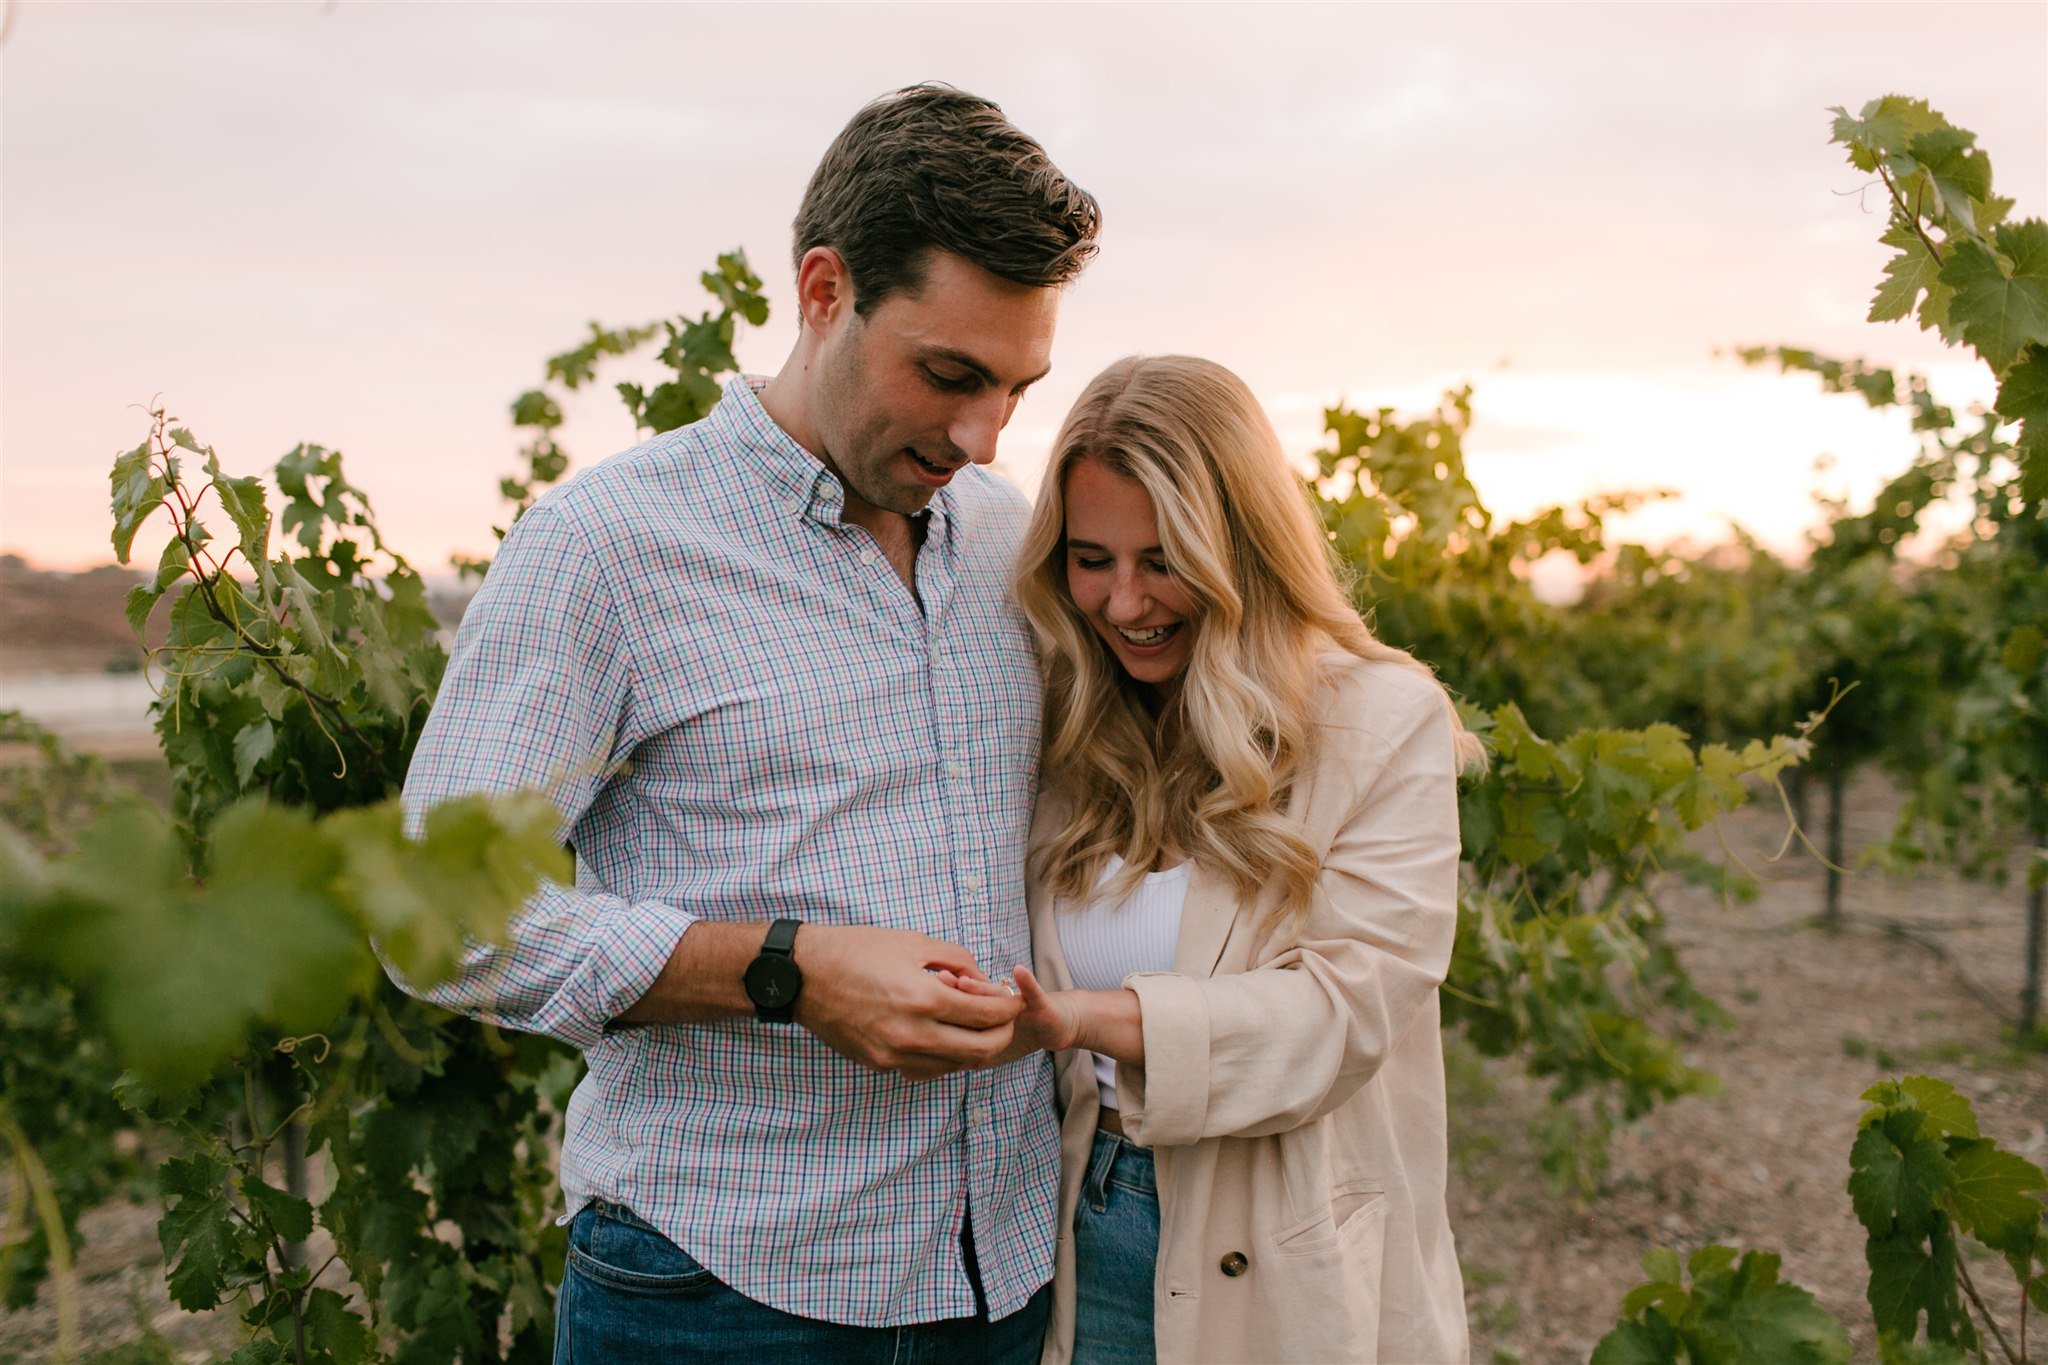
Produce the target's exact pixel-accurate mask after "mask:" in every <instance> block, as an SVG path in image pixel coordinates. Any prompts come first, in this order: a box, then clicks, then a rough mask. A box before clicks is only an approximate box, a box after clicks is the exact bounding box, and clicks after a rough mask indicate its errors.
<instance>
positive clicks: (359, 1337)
mask: <svg viewBox="0 0 2048 1365" xmlns="http://www.w3.org/2000/svg"><path fill="white" fill-rule="evenodd" d="M304 1320H305V1327H306V1344H307V1346H308V1348H309V1349H311V1350H314V1351H320V1352H325V1353H326V1355H327V1356H328V1358H330V1359H332V1360H333V1362H334V1365H369V1362H371V1361H374V1360H375V1359H376V1358H377V1339H376V1337H375V1336H374V1335H373V1334H372V1333H371V1331H370V1328H369V1325H368V1324H367V1323H365V1322H364V1321H363V1319H362V1316H361V1315H360V1314H358V1313H357V1312H356V1311H355V1310H354V1309H353V1308H351V1307H349V1302H348V1300H347V1299H345V1298H343V1297H342V1296H341V1295H340V1294H337V1293H335V1292H334V1291H333V1290H332V1289H315V1290H313V1291H312V1292H310V1293H309V1294H307V1295H306V1306H305V1312H304Z"/></svg>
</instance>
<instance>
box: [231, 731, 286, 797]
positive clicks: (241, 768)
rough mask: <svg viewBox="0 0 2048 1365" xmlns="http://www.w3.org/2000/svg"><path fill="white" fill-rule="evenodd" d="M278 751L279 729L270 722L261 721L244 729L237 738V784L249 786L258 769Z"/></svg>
mask: <svg viewBox="0 0 2048 1365" xmlns="http://www.w3.org/2000/svg"><path fill="white" fill-rule="evenodd" d="M276 749H277V727H276V726H274V725H272V724H271V723H270V722H269V721H268V720H259V721H257V722H256V723H255V724H253V725H248V726H245V727H243V729H242V731H241V732H240V733H239V734H237V735H236V736H235V782H236V783H237V785H239V786H241V787H245V788H246V787H247V786H248V785H249V779H250V778H251V777H253V776H254V775H255V772H256V769H257V767H258V766H260V765H261V764H262V762H263V760H265V759H266V758H269V757H270V755H271V754H272V753H273V752H275V751H276Z"/></svg>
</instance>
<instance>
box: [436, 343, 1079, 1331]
mask: <svg viewBox="0 0 2048 1365" xmlns="http://www.w3.org/2000/svg"><path fill="white" fill-rule="evenodd" d="M758 383H759V381H758V380H735V381H734V382H733V383H732V384H730V385H729V386H728V387H727V390H726V395H725V398H724V401H723V402H721V403H720V404H719V406H718V407H717V409H716V410H715V411H713V412H712V414H711V415H710V416H709V417H707V418H705V419H704V420H703V421H701V422H698V423H696V424H694V425H692V426H688V427H684V428H682V429H680V430H678V431H673V432H670V433H669V434H667V435H665V436H661V437H657V438H656V439H654V440H652V441H648V442H647V443H645V444H643V445H640V446H636V447H634V448H633V449H631V450H628V451H625V452H624V453H622V454H620V455H617V456H614V457H613V458H612V459H609V460H607V461H605V462H604V463H603V464H601V465H598V466H596V467H595V468H593V469H591V470H589V471H587V472H586V473H584V474H583V475H581V476H580V477H578V478H576V479H574V480H572V481H571V482H570V483H568V484H567V485H566V486H564V487H562V488H560V489H558V490H556V491H555V492H553V493H551V494H550V495H549V496H548V497H546V498H544V499H542V500H541V502H540V503H539V504H538V505H536V506H535V507H534V508H533V509H532V510H531V511H530V512H528V513H527V514H526V515H525V516H524V517H522V518H520V520H519V522H518V524H517V525H516V526H515V527H514V528H513V530H512V532H511V534H510V535H508V536H507V537H506V538H505V543H504V545H503V546H502V547H501V550H500V553H499V555H498V558H497V561H496V562H495V563H494V564H493V565H492V566H491V572H490V576H489V578H488V579H487V580H486V582H485V584H484V587H483V590H482V591H481V592H479V593H478V594H477V597H476V600H475V601H474V602H473V603H472V604H471V606H470V609H469V613H468V615H467V616H466V617H465V618H464V619H463V623H462V627H461V630H460V632H459V634H458V636H457V639H456V642H455V648H454V651H453V655H452V657H451V659H450V661H449V666H448V672H447V677H446V679H445V681H444V682H443V683H442V687H441V693H440V696H439V697H438V699H437V700H436V701H435V704H434V709H433V714H432V716H431V717H430V718H429V720H428V722H427V726H426V730H425V733H424V734H423V735H422V736H421V739H420V744H419V749H418V752H417V753H416V754H415V755H414V758H413V763H412V769H411V771H410V772H409V773H408V774H407V777H406V785H405V800H406V804H407V808H408V812H409V814H410V816H411V817H412V818H413V819H415V820H416V819H418V817H419V815H420V813H421V812H422V811H424V810H425V809H426V808H427V807H428V806H431V805H432V804H433V803H434V802H436V801H439V800H442V799H444V798H447V797H450V796H454V795H457V794H460V793H464V792H473V791H479V790H507V789H513V788H519V787H531V786H544V787H547V788H548V789H549V790H551V791H552V792H553V793H554V794H555V796H556V799H557V801H558V803H559V804H560V806H561V808H562V812H563V817H564V822H565V823H564V828H565V831H566V832H567V836H568V839H569V842H570V843H571V844H573V845H574V847H575V850H576V865H577V871H576V885H575V886H574V887H573V888H570V887H552V886H551V887H548V888H546V889H544V890H543V891H542V892H541V893H540V894H538V895H537V896H535V898H534V899H533V900H532V902H530V903H529V904H528V905H527V906H526V907H525V908H524V909H523V910H522V912H521V914H520V917H519V918H518V920H517V921H516V923H515V925H514V928H513V931H512V934H511V940H512V941H511V942H510V943H509V944H508V945H505V946H502V947H493V948H477V949H474V950H473V951H472V952H471V954H470V956H469V957H468V959H467V960H466V963H465V966H464V968H463V970H462V971H461V973H460V974H459V975H458V976H457V977H456V978H454V979H453V980H452V981H450V982H448V983H445V984H444V985H442V986H439V987H437V988H435V989H434V990H432V991H430V992H427V994H428V995H429V996H430V998H432V999H434V1000H436V1001H438V1002H440V1003H442V1004H444V1005H447V1006H449V1007H450V1008H454V1009H460V1010H462V1011H465V1012H467V1013H469V1014H472V1015H475V1016H476V1017H478V1018H481V1019H488V1020H491V1021H493V1022H495V1023H498V1024H502V1025H505V1026H508V1027H512V1028H519V1029H528V1030H534V1031H538V1032H541V1033H546V1034H549V1035H551V1036H553V1037H556V1038H560V1039H562V1040H564V1041H566V1042H568V1043H571V1044H573V1045H575V1046H576V1047H578V1048H580V1049H582V1050H583V1052H584V1054H585V1056H586V1058H587V1060H588V1062H589V1073H588V1075H586V1076H585V1078H584V1080H583V1082H582V1084H580V1085H579V1086H578V1087H577V1088H576V1093H575V1097H574V1098H573V1099H572V1100H571V1101H570V1104H569V1113H568V1120H567V1126H566V1132H565V1135H564V1143H563V1151H562V1185H563V1189H564V1192H565V1193H566V1195H567V1199H568V1207H569V1208H570V1209H571V1210H574V1209H576V1208H578V1207H581V1205H582V1204H583V1203H585V1202H587V1201H588V1200H590V1199H592V1198H603V1199H606V1200H611V1201H615V1202H617V1203H621V1204H624V1205H627V1206H628V1207H630V1208H632V1209H633V1210H635V1211H636V1212H638V1213H639V1214H640V1215H641V1216H642V1217H644V1218H646V1219H648V1220H649V1221H650V1222H652V1223H653V1224H654V1225H655V1226H657V1227H658V1228H660V1229H661V1230H662V1232H663V1233H664V1234H666V1235H667V1236H668V1237H670V1238H671V1239H673V1240H674V1241H675V1242H676V1243H677V1244H678V1245H680V1246H682V1247H683V1248H684V1249H685V1250H686V1251H688V1252H689V1253H690V1254H691V1255H692V1256H694V1257H695V1258H696V1259H698V1260H699V1261H701V1262H702V1263H703V1264H704V1266H705V1267H706V1268H707V1269H709V1270H710V1271H712V1272H713V1273H714V1274H716V1275H717V1276H718V1277H719V1278H720V1279H721V1280H724V1281H725V1282H726V1283H727V1284H729V1285H731V1286H732V1287H733V1288H735V1289H737V1290H739V1291H740V1292H741V1293H743V1294H746V1295H747V1296H749V1297H751V1298H754V1299H757V1300H759V1301H761V1302H763V1303H766V1304H769V1305H772V1306H773V1307H776V1308H780V1309H783V1310H784V1311H786V1312H791V1313H796V1314H800V1315H802V1316H805V1317H812V1318H822V1319H826V1320H829V1321H833V1322H841V1323H851V1324H856V1325H861V1326H894V1325H900V1324H906V1323H915V1322H926V1321H933V1320H936V1319H941V1318H949V1317H961V1316H966V1315H968V1314H971V1313H973V1312H974V1309H975V1303H974V1297H973V1292H972V1288H971V1285H970V1283H969V1280H968V1277H967V1274H966V1270H965V1267H964V1265H963V1259H962V1254H961V1245H960V1235H959V1234H960V1229H961V1226H962V1220H963V1217H968V1216H971V1224H972V1229H973V1236H974V1239H975V1249H976V1253H977V1259H978V1260H979V1262H980V1267H981V1273H982V1277H983V1281H984V1285H985V1288H986V1292H987V1300H988V1307H989V1311H990V1313H991V1315H993V1316H997V1317H1000V1316H1004V1315H1007V1314H1008V1313H1010V1312H1012V1311H1015V1310H1016V1309H1017V1308H1019V1307H1021V1306H1022V1305H1023V1304H1024V1302H1025V1301H1026V1300H1027V1299H1028V1298H1029V1297H1030V1296H1031V1295H1032V1294H1033V1293H1034V1292H1035V1291H1036V1290H1037V1289H1038V1288H1039V1287H1040V1286H1041V1285H1043V1284H1045V1283H1046V1281H1047V1280H1049V1279H1050V1278H1051V1275H1052V1251H1053V1221H1054V1208H1053V1206H1054V1200H1055V1197H1056V1194H1057V1183H1058V1182H1057V1167H1058V1161H1059V1152H1058V1131H1057V1120H1056V1118H1055V1116H1054V1113H1053V1105H1052V1093H1051V1065H1050V1063H1049V1061H1048V1060H1047V1058H1046V1057H1045V1056H1044V1055H1043V1054H1038V1055H1034V1056H1032V1057H1030V1058H1028V1059H1026V1060H1024V1061H1021V1062H1018V1063H1015V1064H1013V1065H1010V1066H1007V1067H1004V1068H1001V1069H999V1070H995V1071H978V1072H965V1073H960V1074H955V1075H952V1076H947V1077H944V1078H942V1079H939V1080H936V1081H924V1082H911V1081H906V1080H903V1079H901V1078H899V1077H897V1076H895V1075H891V1074H877V1073H875V1072H871V1071H867V1070H864V1069H862V1068H860V1067H858V1066H855V1065H854V1064H853V1063H852V1062H849V1061H847V1060H846V1059H844V1058H843V1057H840V1056H839V1055H838V1054H837V1053H835V1052H833V1051H832V1050H831V1049H829V1048H827V1047H826V1046H825V1045H824V1044H823V1043H821V1042H819V1041H818V1040H817V1039H816V1038H815V1037H813V1036H812V1035H811V1034H810V1033H808V1032H806V1031H805V1030H804V1029H802V1028H799V1027H796V1026H794V1025H782V1026H777V1025H771V1024H762V1023H759V1022H756V1021H755V1020H753V1019H751V1018H736V1019H727V1020H722V1021H719V1022H715V1023H703V1024H673V1025H659V1026H654V1027H625V1028H620V1029H617V1030H614V1031H608V1030H607V1028H606V1025H607V1023H608V1021H610V1020H611V1019H612V1018H613V1017H614V1016H616V1015H617V1014H618V1013H619V1012H620V1011H622V1010H624V1009H625V1008H626V1007H627V1006H629V1005H630V1004H632V1003H633V1002H634V1001H636V1000H637V999H639V998H640V996H641V995H642V994H644V993H645V992H646V990H647V988H648V986H649V985H650V984H652V982H653V981H654V979H655V977H656V976H657V975H658V974H659V973H660V971H661V968H662V966H663V964H664V963H665V962H666V961H667V959H668V957H669V954H670V952H671V951H672V950H673V949H674V947H675V945H676V941H677V940H678V939H679V938H680V937H681V936H682V933H683V931H684V930H685V929H686V928H688V927H689V925H690V924H691V923H693V922H694V921H696V920H698V919H700V918H702V919H725V920H767V919H773V918H777V917H782V916H787V917H790V918H793V919H799V920H805V921H808V922H811V923H815V924H866V925H882V926H888V927H893V928H901V929H914V930H917V931H919V932H921V933H925V934H930V935H932V936H933V937H935V938H943V939H948V940H951V941H953V942H955V943H958V944H960V945H961V946H962V947H964V948H965V949H966V950H967V951H968V952H970V953H972V954H973V955H974V957H975V960H976V961H978V962H979V963H981V964H982V966H983V968H984V970H987V971H989V972H990V973H991V974H992V975H994V974H998V973H1001V972H1004V971H1007V970H1008V969H1009V967H1010V966H1011V965H1012V964H1015V963H1019V962H1029V961H1030V942H1029V930H1028V926H1027V924H1026V920H1025V910H1024V891H1023V849H1024V840H1025V834H1026V829H1027V826H1028V822H1029V820H1030V816H1031V805H1032V798H1033V793H1034V791H1035V774H1036V766H1037V759H1038V740H1039V682H1038V673H1037V668H1036V665H1035V663H1034V660H1033V655H1032V649H1031V643H1030V638H1029V635H1028V632H1027V628H1026V626H1025V624H1024V622H1023V619H1022V617H1021V615H1020V614H1019V613H1018V611H1017V609H1016V608H1015V606H1014V604H1013V603H1012V602H1011V601H1010V600H1009V596H1008V590H1007V589H1008V580H1009V574H1010V565H1011V559H1012V556H1013V554H1014V552H1015V550H1016V546H1017V541H1018V538H1019V537H1020V535H1021V533H1022V529H1023V522H1024V519H1025V516H1026V504H1025V501H1024V499H1023V498H1022V497H1021V496H1020V495H1019V494H1018V493H1017V492H1016V491H1015V490H1014V489H1012V488H1010V487H1009V486H1008V485H1006V484H1004V483H1002V482H1001V481H1000V480H998V479H996V478H995V477H993V476H991V475H989V474H987V473H986V472H985V471H983V470H981V469H979V468H976V467H973V466H969V467H968V468H965V469H963V470H961V471H960V473H959V474H957V475H956V476H955V477H954V479H953V482H952V484H951V485H950V486H949V487H947V488H945V489H942V490H940V491H939V493H938V494H937V496H936V497H935V498H934V499H933V501H932V504H931V506H930V509H929V511H928V512H927V513H926V516H927V518H928V522H927V527H926V533H925V540H924V544H923V548H922V549H921V550H920V552H919V553H918V556H917V585H918V596H917V597H916V598H913V597H912V595H911V594H910V592H909V591H908V590H907V589H906V588H905V587H904V584H903V582H902V580H901V579H899V578H898V577H897V576H896V572H895V570H894V569H892V568H891V567H890V565H889V562H888V560H887V558H886V557H885V556H884V555H883V554H882V553H881V551H880V549H879V547H877V545H876V544H875V542H874V541H873V539H872V538H871V537H870V536H869V535H868V534H867V532H866V531H864V530H861V529H859V528H857V527H854V526H851V525H847V524H845V523H844V522H842V521H841V519H840V514H841V511H842V510H843V507H844V495H843V491H842V488H841V485H840V483H839V481H838V479H837V478H835V477H834V476H833V475H832V474H831V473H830V472H829V471H827V470H826V469H825V468H824V467H823V466H822V465H821V464H820V463H819V462H818V461H817V460H816V459H814V458H812V457H811V456H810V455H809V454H807V453H806V452H805V451H804V450H803V448H802V447H801V446H799V445H797V444H796V442H795V441H793V440H792V439H791V438H790V437H789V435H788V434H787V433H785V432H784V431H783V430H782V429H781V428H780V427H778V426H776V425H775V423H774V422H773V421H772V420H771V419H770V418H769V417H768V415H767V414H766V413H765V412H764V411H763V410H762V408H761V405H760V401H759V399H758V397H757V396H756V393H755V387H756V386H757V385H758Z"/></svg>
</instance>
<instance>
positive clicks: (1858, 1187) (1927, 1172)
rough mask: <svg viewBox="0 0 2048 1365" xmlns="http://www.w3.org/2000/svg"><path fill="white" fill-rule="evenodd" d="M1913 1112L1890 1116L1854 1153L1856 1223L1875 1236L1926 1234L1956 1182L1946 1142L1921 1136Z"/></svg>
mask: <svg viewBox="0 0 2048 1365" xmlns="http://www.w3.org/2000/svg"><path fill="white" fill-rule="evenodd" d="M1921 1123H1922V1118H1921V1115H1920V1114H1919V1113H1918V1112H1917V1111H1914V1110H1900V1111H1897V1112H1892V1113H1887V1114H1886V1115H1885V1116H1884V1117H1883V1118H1882V1119H1880V1120H1878V1121H1877V1122H1875V1123H1872V1124H1870V1125H1869V1126H1867V1127H1865V1128H1864V1129H1863V1131H1862V1132H1860V1133H1858V1134H1857V1135H1856V1143H1855V1145H1854V1146H1853V1147H1852V1148H1851V1149H1850V1152H1849V1165H1850V1172H1851V1173H1850V1176H1849V1198H1850V1200H1851V1202H1852V1203H1853V1204H1854V1205H1855V1209H1856V1218H1857V1221H1858V1222H1860V1223H1862V1224H1863V1226H1864V1228H1865V1229H1866V1230H1868V1231H1869V1232H1870V1233H1871V1234H1872V1235H1873V1236H1881V1235H1884V1234H1887V1233H1889V1232H1891V1231H1892V1229H1893V1226H1894V1221H1893V1220H1894V1219H1896V1220H1897V1226H1898V1227H1900V1228H1902V1229H1904V1230H1906V1231H1908V1232H1913V1233H1923V1232H1925V1230H1926V1228H1927V1226H1928V1224H1929V1222H1930V1220H1932V1219H1933V1217H1934V1215H1935V1200H1936V1198H1937V1196H1939V1195H1940V1194H1941V1193H1942V1192H1943V1191H1945V1190H1947V1189H1948V1188H1949V1187H1950V1185H1951V1184H1952V1183H1953V1181H1954V1178H1955V1176H1954V1170H1953V1168H1952V1167H1951V1166H1950V1165H1949V1160H1948V1156H1947V1154H1946V1153H1945V1152H1944V1151H1943V1150H1942V1145H1941V1141H1940V1139H1939V1138H1937V1137H1935V1136H1934V1135H1933V1134H1930V1133H1924V1132H1922V1131H1921Z"/></svg>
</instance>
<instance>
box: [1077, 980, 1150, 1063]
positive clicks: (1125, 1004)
mask: <svg viewBox="0 0 2048 1365" xmlns="http://www.w3.org/2000/svg"><path fill="white" fill-rule="evenodd" d="M1075 997H1076V998H1075V1001H1074V1003H1075V1005H1076V1006H1077V1007H1078V1008H1077V1009H1076V1011H1075V1013H1076V1015H1077V1016H1078V1021H1077V1027H1076V1028H1075V1037H1074V1043H1073V1045H1074V1046H1075V1047H1079V1048H1086V1049H1087V1050H1088V1051H1090V1052H1097V1053H1100V1054H1102V1055H1103V1056H1105V1057H1113V1058H1115V1059H1116V1060H1117V1061H1119V1062H1131V1063H1134V1064H1135V1063H1142V1062H1143V1061H1144V1060H1145V1030H1144V1025H1143V1016H1142V1014H1141V1012H1140V1010H1139V1007H1138V993H1137V992H1136V991H1132V990H1124V989H1121V988H1119V989H1117V990H1111V991H1076V992H1075Z"/></svg>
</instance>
